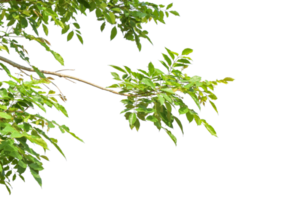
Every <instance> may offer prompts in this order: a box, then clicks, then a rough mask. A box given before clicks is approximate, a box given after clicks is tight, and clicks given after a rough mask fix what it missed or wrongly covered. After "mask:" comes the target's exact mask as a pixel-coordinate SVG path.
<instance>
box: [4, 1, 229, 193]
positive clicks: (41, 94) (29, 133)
mask: <svg viewBox="0 0 300 200" xmlns="http://www.w3.org/2000/svg"><path fill="white" fill-rule="evenodd" d="M172 6H173V4H172V3H171V4H169V5H167V6H165V5H157V4H154V3H150V2H140V1H139V0H56V1H55V0H0V51H2V52H5V51H6V52H7V53H10V51H11V50H14V51H16V52H17V53H18V55H19V56H20V57H21V58H22V59H23V60H24V61H26V62H27V63H28V64H29V65H30V60H29V57H28V52H27V50H26V49H25V47H24V45H22V44H20V43H19V41H18V38H25V39H27V40H29V41H36V42H38V43H39V44H40V45H41V46H42V47H43V48H45V50H46V51H48V52H50V53H51V54H52V55H53V56H54V58H55V59H56V60H57V61H58V62H59V63H60V64H61V65H64V59H63V57H62V56H61V55H60V54H59V53H58V52H56V51H54V50H52V49H51V48H50V42H49V41H48V40H46V39H45V38H42V37H40V36H39V32H40V31H44V33H45V35H48V34H49V29H50V28H49V27H50V26H49V25H50V24H51V23H53V24H55V25H56V26H58V27H60V28H61V33H62V34H65V35H66V40H67V41H70V40H72V39H73V38H74V35H76V37H77V39H78V40H79V42H80V43H82V44H83V42H84V40H83V36H82V34H81V32H80V27H81V26H80V24H79V23H78V22H77V18H76V17H77V16H78V15H79V14H83V15H87V12H88V11H89V12H94V13H95V16H96V18H97V20H98V21H100V22H101V23H99V27H100V31H104V29H105V28H106V27H107V26H106V25H107V24H110V25H111V27H112V29H111V30H110V32H111V35H110V39H111V40H113V39H114V38H115V37H116V36H117V34H118V32H119V31H121V32H122V33H123V35H124V38H125V39H127V40H130V41H134V42H135V43H136V45H137V48H138V49H139V50H141V46H142V45H141V41H140V39H141V38H145V39H147V40H148V41H149V42H151V40H150V38H149V37H148V32H147V31H146V30H144V29H143V27H142V24H145V23H148V22H150V21H151V20H152V21H154V22H155V23H158V22H160V23H165V21H164V20H165V17H169V15H170V14H172V15H175V16H179V14H178V12H176V11H174V10H171V8H172ZM29 27H31V28H32V30H33V32H34V34H30V33H29V32H28V28H29ZM151 43H152V42H151ZM166 50H167V53H168V55H166V54H163V57H164V61H161V63H162V65H163V66H164V67H165V68H166V69H167V73H164V72H163V71H161V70H159V69H158V68H155V67H154V65H153V64H152V63H149V65H148V70H147V71H145V70H142V69H139V70H138V72H133V71H132V70H131V69H130V68H129V67H126V66H125V67H124V68H121V67H118V66H112V67H113V68H114V69H116V70H118V71H120V72H121V73H122V74H121V75H119V74H118V73H116V72H112V76H113V77H114V79H115V80H117V81H118V83H116V84H113V85H112V86H110V87H108V88H119V89H121V91H120V92H114V93H118V94H120V95H124V96H127V98H126V99H123V100H122V103H123V104H124V105H125V107H126V109H125V110H124V111H122V112H121V113H125V114H124V115H125V118H126V119H127V120H128V121H129V126H130V128H131V129H133V128H134V127H135V128H136V130H139V128H140V120H142V121H150V122H153V124H154V125H155V126H156V127H157V128H158V129H159V130H161V129H164V130H165V131H166V132H167V134H168V135H169V136H170V138H171V139H172V140H173V142H174V143H175V144H176V143H177V139H176V137H175V136H174V135H173V134H172V132H171V131H170V130H169V128H173V122H174V121H176V123H177V124H178V126H179V127H180V129H181V131H182V133H183V126H182V124H181V121H180V120H179V119H178V118H177V117H176V116H174V115H173V113H174V110H175V108H176V106H177V107H178V108H179V110H178V111H179V114H181V115H183V114H185V115H186V117H187V119H188V121H189V122H192V121H193V120H194V121H195V122H196V124H197V125H201V124H203V125H204V126H205V127H206V128H207V130H208V131H209V132H210V133H211V134H212V135H214V136H216V132H215V130H214V128H213V127H212V126H211V125H209V124H208V123H207V122H206V120H204V119H200V117H199V115H198V113H197V112H196V111H194V110H193V109H190V108H189V107H188V106H187V104H186V103H184V101H183V97H181V96H179V95H178V94H177V93H176V92H182V93H183V94H188V95H189V96H190V97H191V98H192V99H193V100H194V102H195V103H196V105H197V106H198V108H199V110H200V108H201V105H205V103H206V102H207V101H209V102H210V104H211V105H212V107H213V108H214V109H215V110H216V111H217V108H216V106H215V104H214V103H213V100H216V99H217V97H216V95H215V94H214V93H213V91H214V87H215V85H217V84H218V83H225V84H226V83H227V82H228V81H233V79H232V78H225V79H223V80H216V81H201V77H199V76H192V77H190V76H188V75H187V74H183V70H184V69H186V68H187V67H188V66H189V65H190V64H191V60H192V59H191V58H190V57H188V55H189V54H190V53H192V51H193V50H192V49H189V48H187V49H184V50H183V52H182V53H181V55H179V54H178V53H176V52H173V51H171V50H169V49H166ZM0 57H1V56H0ZM0 60H1V58H0ZM1 61H3V62H4V63H5V62H6V63H8V64H10V65H11V66H13V67H16V68H18V69H19V70H20V71H21V74H20V75H21V76H22V74H25V75H28V74H26V73H25V72H24V71H23V70H27V71H31V72H35V73H36V74H37V75H38V78H35V77H33V76H32V75H28V76H29V77H30V80H28V81H26V80H25V78H23V77H14V76H13V75H12V74H11V73H10V70H9V69H8V66H7V65H5V64H4V63H2V62H0V65H1V68H2V69H3V71H5V72H6V74H7V75H8V76H9V78H10V80H8V81H2V80H1V82H0V183H1V184H3V185H5V186H6V188H7V190H8V191H9V192H10V187H11V184H10V182H11V180H12V181H14V180H15V179H16V178H17V176H18V177H20V178H21V179H22V180H25V179H24V177H23V176H22V174H23V173H24V172H25V170H26V169H27V168H29V170H30V172H31V174H32V176H33V177H34V178H35V180H36V181H37V182H38V183H39V184H40V185H42V180H41V177H40V175H39V171H41V170H43V163H42V160H41V158H43V159H45V160H48V158H47V157H46V156H45V155H42V154H41V153H38V152H36V150H34V149H33V147H32V143H34V144H37V145H38V146H40V147H42V149H43V150H44V151H45V152H46V151H47V150H48V144H47V142H46V141H48V142H50V143H51V144H52V145H54V147H55V148H56V149H57V150H58V151H59V152H60V153H61V154H62V155H63V156H65V155H64V154H63V152H62V150H61V148H60V147H59V146H58V144H57V139H55V138H52V137H50V136H49V135H48V131H49V130H50V129H53V128H55V127H58V128H59V129H60V131H61V132H62V133H65V132H67V133H69V134H71V135H72V136H73V137H75V138H76V139H78V140H80V141H82V140H81V139H80V138H78V137H77V136H76V135H75V134H74V133H72V132H70V130H69V128H68V127H67V126H65V125H59V124H58V123H56V122H55V121H53V120H49V119H47V118H45V117H43V116H41V115H40V114H39V113H37V112H35V108H36V107H38V108H39V109H41V110H43V111H44V112H46V108H45V106H47V107H49V108H55V109H56V110H58V111H60V112H62V113H63V114H64V115H65V116H67V117H68V114H67V111H66V110H65V108H64V107H63V106H62V105H60V104H59V103H58V101H57V99H56V98H55V96H59V97H60V98H61V99H62V100H63V101H65V100H66V98H65V97H64V96H63V95H62V94H60V93H59V94H56V92H55V91H54V90H52V89H50V88H49V87H48V86H47V85H49V84H53V85H55V84H54V83H53V81H52V80H53V79H52V78H51V77H46V76H45V74H44V73H43V71H42V70H40V69H39V68H37V67H35V66H32V65H30V66H31V67H32V68H31V69H30V70H28V69H25V68H24V67H23V68H22V66H21V65H18V64H12V63H11V62H7V60H5V59H2V60H1ZM1 68H0V69H1ZM52 75H55V74H54V73H52ZM42 85H44V86H46V88H48V89H45V88H42V87H41V86H42ZM55 86H56V85H55ZM107 91H110V90H107ZM162 122H163V123H162Z"/></svg>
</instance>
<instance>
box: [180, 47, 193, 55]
mask: <svg viewBox="0 0 300 200" xmlns="http://www.w3.org/2000/svg"><path fill="white" fill-rule="evenodd" d="M190 53H193V49H190V48H186V49H184V50H183V51H182V53H181V54H182V55H189V54H190Z"/></svg>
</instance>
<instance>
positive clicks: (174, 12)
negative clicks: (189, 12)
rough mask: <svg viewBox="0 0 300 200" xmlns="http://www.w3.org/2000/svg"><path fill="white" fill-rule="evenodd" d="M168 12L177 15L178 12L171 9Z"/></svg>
mask: <svg viewBox="0 0 300 200" xmlns="http://www.w3.org/2000/svg"><path fill="white" fill-rule="evenodd" d="M170 13H172V14H173V15H175V16H179V13H178V12H177V11H174V10H172V11H170Z"/></svg>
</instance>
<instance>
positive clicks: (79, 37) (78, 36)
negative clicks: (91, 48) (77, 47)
mask: <svg viewBox="0 0 300 200" xmlns="http://www.w3.org/2000/svg"><path fill="white" fill-rule="evenodd" d="M76 36H77V38H78V40H79V41H80V43H81V44H83V39H82V37H81V35H79V34H76Z"/></svg>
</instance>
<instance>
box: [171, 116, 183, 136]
mask: <svg viewBox="0 0 300 200" xmlns="http://www.w3.org/2000/svg"><path fill="white" fill-rule="evenodd" d="M173 117H174V119H175V121H176V122H177V124H178V126H179V127H180V129H181V132H182V134H184V132H183V127H182V124H181V121H180V120H179V119H178V118H177V117H175V116H173Z"/></svg>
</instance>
